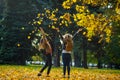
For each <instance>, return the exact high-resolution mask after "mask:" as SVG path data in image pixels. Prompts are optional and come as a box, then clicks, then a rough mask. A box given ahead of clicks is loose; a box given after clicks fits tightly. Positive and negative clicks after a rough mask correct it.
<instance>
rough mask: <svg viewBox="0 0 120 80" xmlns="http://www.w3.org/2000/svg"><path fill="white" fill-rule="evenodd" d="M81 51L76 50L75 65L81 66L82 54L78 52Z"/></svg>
mask: <svg viewBox="0 0 120 80" xmlns="http://www.w3.org/2000/svg"><path fill="white" fill-rule="evenodd" d="M78 53H79V52H75V51H74V63H75V65H74V66H75V67H81V56H80V54H78Z"/></svg>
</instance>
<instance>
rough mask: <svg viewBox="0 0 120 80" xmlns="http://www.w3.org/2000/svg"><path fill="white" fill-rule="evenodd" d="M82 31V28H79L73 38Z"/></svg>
mask: <svg viewBox="0 0 120 80" xmlns="http://www.w3.org/2000/svg"><path fill="white" fill-rule="evenodd" d="M80 31H82V29H81V28H80V29H78V30H77V32H76V33H75V34H74V35H73V39H74V37H75V36H76V35H77V34H78V33H79V32H80Z"/></svg>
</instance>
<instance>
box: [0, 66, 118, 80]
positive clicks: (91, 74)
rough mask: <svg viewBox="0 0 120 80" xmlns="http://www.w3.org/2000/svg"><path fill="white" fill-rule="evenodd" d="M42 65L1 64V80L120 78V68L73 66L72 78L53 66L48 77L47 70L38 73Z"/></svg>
mask: <svg viewBox="0 0 120 80" xmlns="http://www.w3.org/2000/svg"><path fill="white" fill-rule="evenodd" d="M40 69H41V67H40V66H9V65H7V66H4V65H1V66H0V80H119V78H120V74H119V73H120V71H119V70H108V69H106V70H98V69H82V68H74V67H72V68H71V75H70V78H67V75H66V78H63V77H62V73H63V71H62V68H52V70H51V72H50V77H46V71H45V72H43V74H42V76H40V77H38V76H37V74H38V72H39V70H40Z"/></svg>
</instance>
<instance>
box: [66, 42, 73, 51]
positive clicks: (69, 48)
mask: <svg viewBox="0 0 120 80" xmlns="http://www.w3.org/2000/svg"><path fill="white" fill-rule="evenodd" d="M72 49H73V42H67V44H66V48H65V50H66V51H72Z"/></svg>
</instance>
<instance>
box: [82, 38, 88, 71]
mask: <svg viewBox="0 0 120 80" xmlns="http://www.w3.org/2000/svg"><path fill="white" fill-rule="evenodd" d="M82 62H83V67H84V68H85V69H87V68H88V66H87V39H86V38H85V37H84V36H83V61H82Z"/></svg>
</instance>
